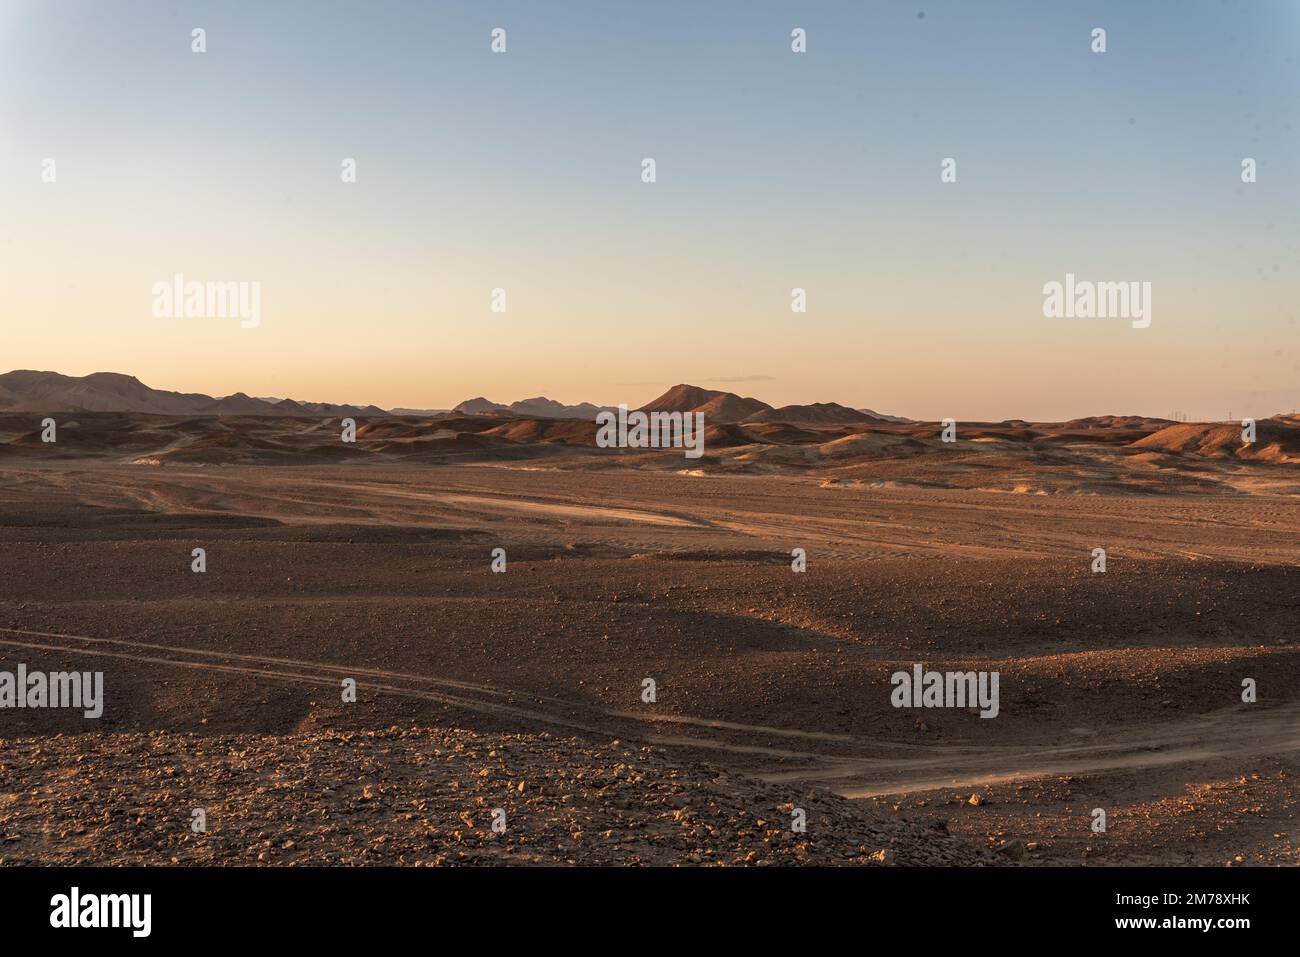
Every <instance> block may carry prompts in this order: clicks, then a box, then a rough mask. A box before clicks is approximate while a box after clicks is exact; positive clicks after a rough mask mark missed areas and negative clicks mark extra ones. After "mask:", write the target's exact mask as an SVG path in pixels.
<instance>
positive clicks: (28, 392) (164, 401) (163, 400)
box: [0, 369, 388, 415]
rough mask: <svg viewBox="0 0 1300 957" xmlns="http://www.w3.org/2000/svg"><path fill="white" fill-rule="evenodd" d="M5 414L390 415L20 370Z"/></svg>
mask: <svg viewBox="0 0 1300 957" xmlns="http://www.w3.org/2000/svg"><path fill="white" fill-rule="evenodd" d="M0 411H3V412H143V413H149V414H154V415H387V414H388V413H386V412H385V411H384V410H383V409H381V408H379V407H378V406H373V405H338V404H335V403H333V402H298V401H294V400H293V399H255V398H253V397H252V396H250V395H245V394H244V393H242V392H236V393H235V394H234V395H227V396H222V397H221V398H213V397H212V396H210V395H203V394H202V393H199V392H167V391H165V390H162V389H151V388H150V387H149V386H147V385H145V384H144V383H143V382H141V381H140V380H139V379H137V378H136V377H135V376H130V375H122V374H121V373H119V372H92V373H91V374H90V375H85V376H66V375H60V374H59V373H57V372H33V371H30V370H27V369H20V370H17V371H14V372H7V373H5V374H4V375H0Z"/></svg>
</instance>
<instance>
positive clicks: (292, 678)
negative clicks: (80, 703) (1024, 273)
mask: <svg viewBox="0 0 1300 957" xmlns="http://www.w3.org/2000/svg"><path fill="white" fill-rule="evenodd" d="M733 398H734V397H733ZM711 401H714V402H715V405H719V408H717V409H715V410H714V411H715V412H716V413H717V415H715V416H714V421H715V422H717V424H716V425H713V426H712V427H711V428H710V431H709V432H708V434H707V436H706V451H705V455H704V456H703V457H702V458H701V459H698V460H687V459H685V458H684V457H683V456H682V454H681V452H680V451H678V450H671V449H668V450H640V451H638V450H604V449H598V448H595V447H594V445H593V443H592V434H593V432H594V428H595V426H594V424H593V423H592V422H590V421H585V420H577V419H560V418H555V419H552V418H545V417H530V416H519V415H512V414H506V413H501V412H497V411H489V412H487V413H480V414H464V413H461V412H452V413H439V414H429V415H369V416H367V415H360V416H358V417H357V422H358V429H357V440H356V442H354V443H344V442H341V441H340V439H339V429H340V425H339V419H338V417H337V416H334V415H322V414H301V415H267V414H262V415H230V414H222V415H210V416H190V415H160V414H146V413H139V412H130V411H125V412H110V411H94V412H87V411H82V412H67V411H64V412H60V413H57V414H55V415H54V417H55V418H56V419H57V421H58V441H57V442H54V443H44V442H42V441H41V440H40V433H41V425H40V420H41V416H40V415H37V414H34V413H31V412H29V411H26V410H20V411H2V410H0V582H3V587H2V588H0V669H8V670H11V671H12V670H13V669H15V668H16V667H17V665H18V664H19V663H23V664H25V665H26V666H27V668H29V669H42V670H46V671H60V670H71V669H75V670H81V671H91V670H94V671H102V672H103V673H104V687H105V698H106V701H105V708H104V713H103V715H102V717H100V718H97V719H93V720H88V719H86V718H84V717H83V716H82V714H81V713H80V712H78V711H75V710H54V709H5V710H3V711H0V738H2V739H3V741H0V861H3V862H4V863H9V864H18V863H26V864H31V863H90V864H99V863H109V864H181V865H184V864H258V863H261V864H271V865H292V864H336V863H345V864H364V863H377V864H434V863H452V864H457V863H460V864H499V863H521V864H522V863H539V864H563V863H576V864H801V863H803V864H891V863H892V864H904V865H906V864H958V865H973V864H982V865H990V866H1015V865H1019V866H1027V865H1079V864H1089V865H1093V864H1096V865H1125V864H1150V863H1171V864H1196V865H1224V864H1228V865H1237V866H1240V865H1250V864H1265V865H1279V864H1289V865H1295V864H1298V863H1300V844H1297V841H1298V840H1300V819H1298V818H1297V813H1298V812H1300V787H1298V782H1300V778H1298V776H1297V775H1298V774H1300V761H1298V760H1297V759H1298V757H1300V644H1297V638H1298V634H1297V608H1298V605H1300V602H1298V601H1297V596H1298V595H1300V588H1298V586H1300V567H1298V563H1300V421H1297V420H1296V419H1295V418H1294V417H1293V416H1278V417H1275V418H1274V419H1269V420H1261V422H1260V423H1259V438H1258V440H1257V441H1256V442H1255V443H1253V444H1252V445H1249V446H1245V445H1243V444H1242V443H1241V441H1240V431H1241V430H1240V426H1239V425H1237V424H1234V423H1224V424H1198V423H1173V422H1161V421H1157V420H1144V419H1139V418H1134V417H1125V418H1113V417H1103V418H1098V419H1093V420H1079V421H1076V422H1072V423H1054V424H1041V423H1040V424H1035V423H1028V422H1019V421H1013V422H1002V423H962V424H959V425H958V429H957V437H956V441H954V442H944V441H943V440H942V438H941V435H940V432H941V427H940V425H939V424H937V423H928V424H927V423H907V422H887V421H883V420H874V421H865V422H864V421H860V420H855V419H853V418H852V417H851V416H839V415H837V414H835V411H834V410H830V411H829V412H827V411H826V410H825V409H822V410H820V411H819V410H818V408H817V407H811V406H809V407H800V408H801V409H803V410H805V411H803V412H799V413H796V412H789V413H788V414H785V415H769V414H767V412H759V413H754V412H752V410H746V409H743V408H742V409H740V410H739V411H735V412H729V411H728V410H727V409H726V408H725V405H726V402H725V401H724V402H722V403H718V401H717V400H711ZM726 401H729V400H726ZM718 416H721V418H722V419H724V420H727V419H730V421H720V422H719V421H717V419H718ZM800 418H802V421H800ZM747 419H748V421H746V420H747ZM785 420H789V421H785ZM706 421H707V420H706ZM196 548H202V549H203V550H204V553H205V558H206V571H204V572H202V573H198V572H195V571H193V570H192V562H193V558H192V555H193V550H194V549H196ZM1097 548H1103V549H1105V552H1106V565H1105V571H1104V572H1099V571H1096V570H1094V569H1095V557H1094V556H1095V553H1094V549H1097ZM496 549H503V550H504V561H505V570H504V571H494V570H493V567H492V566H493V555H494V550H496ZM796 549H801V550H803V553H804V555H805V556H806V570H804V571H795V570H794V568H793V566H792V561H793V560H792V553H793V552H794V551H795V550H796ZM917 664H920V665H923V666H924V667H925V668H927V669H937V670H945V671H947V670H960V671H968V670H973V671H996V672H998V674H999V675H1000V706H999V710H998V714H997V716H996V717H995V718H992V719H986V718H981V717H980V714H979V712H978V710H977V709H974V708H957V709H953V708H937V709H915V708H897V707H894V706H893V704H891V691H892V687H891V682H890V676H891V675H892V674H893V673H895V672H898V671H910V670H911V669H912V668H913V666H914V665H917ZM346 679H352V680H353V681H355V684H356V700H355V701H344V700H343V697H344V696H343V694H342V691H341V689H342V686H343V682H344V681H345V680H346ZM646 679H652V680H653V682H654V689H655V694H654V696H653V698H654V700H653V701H647V700H646V697H645V688H646V685H645V682H646ZM1246 679H1250V680H1251V681H1252V682H1253V683H1254V686H1255V688H1256V691H1257V700H1255V701H1253V702H1246V701H1243V682H1244V681H1245V680H1246ZM195 809H202V810H203V811H204V817H205V820H206V830H205V831H201V832H196V831H195V830H194V829H193V828H192V826H191V824H192V820H193V812H194V811H195ZM1096 809H1102V810H1104V811H1105V817H1106V827H1105V830H1104V831H1097V830H1094V827H1093V824H1094V820H1095V813H1094V812H1095V811H1096ZM498 811H503V812H504V824H505V826H504V829H494V828H493V822H494V819H495V818H496V817H497V812H498ZM799 812H802V814H803V817H804V819H805V820H806V829H805V830H802V831H799V830H797V829H795V828H793V827H792V821H793V820H794V819H795V818H796V817H797V816H798V813H799Z"/></svg>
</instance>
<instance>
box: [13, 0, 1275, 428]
mask: <svg viewBox="0 0 1300 957" xmlns="http://www.w3.org/2000/svg"><path fill="white" fill-rule="evenodd" d="M921 14H924V16H921ZM498 26H500V27H504V28H505V29H506V30H507V32H508V43H509V51H508V53H506V54H505V55H493V54H492V53H491V52H490V51H489V46H488V45H489V32H490V31H491V29H492V28H493V27H498ZM194 27H203V28H205V29H206V30H207V34H208V52H207V53H205V54H202V55H196V54H194V53H191V51H190V31H191V29H192V28H194ZM794 27H802V28H804V29H806V30H807V33H808V52H807V53H806V54H803V55H796V54H793V53H792V52H791V51H790V30H791V29H792V28H794ZM1094 27H1103V28H1105V29H1106V30H1107V44H1108V52H1107V53H1105V54H1102V55H1098V54H1094V53H1092V52H1091V51H1090V49H1089V43H1090V33H1091V30H1092V29H1093V28H1094ZM1298 96H1300V4H1297V3H1295V2H1289V0H1284V2H1249V3H1247V2H1221V0H1187V2H1178V3H1174V2H1172V0H1169V2H1141V0H1126V2H1117V3H1097V2H1094V3H1077V4H1070V3H1055V2H1028V0H1026V2H989V3H973V2H960V3H959V2H892V0H891V2H859V3H834V2H824V3H815V4H809V3H803V4H796V3H761V2H759V3H723V2H710V3H672V2H662V3H653V4H630V3H617V2H605V3H574V2H530V3H517V4H512V3H433V2H429V3H382V2H376V3H362V2H348V3H340V2H332V3H323V2H315V3H307V2H301V3H299V2H267V3H251V2H223V3H206V2H205V3H186V2H149V0H132V2H126V0H121V2H103V0H97V2H76V3H69V2H57V0H40V2H35V0H33V2H22V0H0V176H3V180H4V182H5V184H6V189H5V190H3V191H0V282H3V284H4V288H5V289H6V293H7V294H6V298H7V300H8V301H7V302H6V305H5V314H4V316H3V319H2V320H0V366H3V367H4V368H5V369H8V368H12V367H27V368H48V369H56V370H58V371H63V372H67V373H73V374H82V373H86V372H90V371H95V370H112V371H122V372H129V373H133V374H136V375H139V376H140V377H141V378H142V379H143V380H144V381H146V382H148V383H149V384H150V385H154V386H157V387H160V388H173V389H181V390H201V391H205V392H211V393H215V394H224V393H228V392H233V391H236V390H242V391H246V392H250V393H253V394H262V395H268V394H270V395H285V394H288V395H293V396H295V397H298V398H304V399H325V400H332V401H366V402H376V403H378V404H380V405H386V406H394V405H403V406H415V407H439V406H449V405H452V404H454V403H455V402H457V401H459V400H460V399H463V398H466V397H467V396H469V395H477V394H486V395H488V396H489V397H491V398H493V399H496V400H498V401H510V400H512V399H516V398H521V397H524V396H528V395H535V394H538V393H544V394H546V395H550V396H552V397H554V398H558V399H561V400H565V401H581V400H588V401H594V402H619V401H627V402H630V403H632V404H637V403H640V402H643V401H645V400H646V399H648V398H650V397H651V396H653V395H654V394H656V393H658V392H660V391H662V390H663V389H664V388H666V387H667V386H669V385H671V384H673V383H675V382H678V381H690V382H696V383H698V384H705V385H711V386H713V387H716V388H730V389H733V390H734V391H738V392H742V393H745V394H752V395H756V396H758V397H759V398H763V399H765V400H767V401H769V402H773V403H774V404H783V403H787V402H810V401H832V400H833V401H840V402H844V403H846V404H851V405H858V406H864V405H865V406H871V407H874V408H877V409H880V410H882V411H894V412H901V413H904V414H908V415H913V416H916V417H926V418H939V417H943V416H947V415H953V416H955V417H957V418H965V419H976V418H1003V417H1012V416H1021V417H1025V418H1040V419H1047V418H1065V417H1071V416H1075V415H1084V414H1093V413H1104V412H1145V413H1151V414H1167V413H1169V412H1170V411H1172V410H1175V409H1179V410H1183V411H1185V412H1188V413H1189V414H1192V415H1194V416H1205V417H1215V418H1222V417H1224V416H1226V415H1227V414H1228V412H1232V413H1233V414H1234V415H1238V416H1240V415H1247V414H1252V415H1267V414H1271V413H1273V412H1276V411H1279V410H1282V409H1288V410H1289V409H1290V408H1292V407H1293V406H1297V405H1300V349H1298V348H1297V347H1298V344H1300V327H1297V324H1296V312H1297V310H1298V309H1300V297H1298V296H1297V292H1300V288H1298V284H1297V269H1298V268H1300V215H1298V214H1300V189H1297V184H1300V152H1298V147H1300V138H1298V136H1297V130H1296V126H1295V121H1296V118H1297V113H1298V111H1297V104H1300V99H1298ZM647 156H649V157H654V158H655V160H656V162H657V164H658V182H657V183H655V184H654V185H646V184H643V183H641V182H640V178H639V174H640V162H641V159H642V158H643V157H647ZM950 156H951V157H954V158H956V160H957V163H958V181H957V183H955V184H941V183H940V182H939V163H940V161H941V160H942V159H943V158H944V157H950ZM1247 156H1250V157H1254V158H1256V159H1257V161H1258V164H1259V181H1258V182H1257V183H1255V184H1253V185H1245V184H1243V183H1242V182H1241V180H1240V164H1241V160H1242V158H1243V157H1247ZM46 157H53V158H54V159H55V160H56V162H57V170H58V181H57V183H56V184H45V183H42V182H41V181H40V169H41V167H40V164H41V161H42V160H43V159H44V158H46ZM344 157H355V158H356V160H357V163H358V182H357V183H356V184H343V183H341V182H340V178H339V168H340V162H341V160H342V159H343V158H344ZM176 272H182V273H184V274H185V275H186V276H187V277H191V278H196V279H214V280H224V279H232V280H248V281H257V282H260V283H261V286H262V290H263V291H262V295H263V303H264V304H263V321H262V325H261V326H260V327H259V328H258V329H256V330H241V329H239V328H238V325H237V324H231V323H223V322H221V321H219V320H158V319H155V318H153V317H152V316H151V315H150V313H149V305H150V299H149V290H150V288H151V286H152V284H153V283H154V282H156V281H158V280H159V279H164V278H169V277H170V276H172V275H173V274H174V273H176ZM1066 272H1073V273H1075V274H1077V275H1079V276H1080V277H1082V278H1089V279H1096V280H1140V281H1149V282H1151V283H1152V286H1153V300H1154V301H1153V317H1152V318H1153V321H1152V325H1151V328H1149V329H1146V330H1134V329H1132V328H1130V327H1129V325H1128V324H1127V323H1124V322H1087V321H1081V320H1073V321H1065V320H1059V321H1053V320H1046V319H1044V318H1043V317H1042V313H1041V305H1042V286H1043V284H1044V283H1045V282H1049V281H1052V280H1060V279H1062V278H1063V277H1064V274H1065V273H1066ZM795 286H799V287H803V288H806V289H807V291H808V301H809V311H808V312H807V313H806V314H803V315H796V314H793V313H791V311H790V309H789V295H790V289H791V288H792V287H795ZM494 287H504V288H505V289H506V290H507V294H508V303H509V305H508V310H507V312H506V313H505V314H504V315H495V314H492V313H491V312H490V311H489V309H488V303H489V295H490V291H491V289H493V288H494ZM729 380H734V381H729Z"/></svg>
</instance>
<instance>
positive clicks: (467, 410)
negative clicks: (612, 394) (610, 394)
mask: <svg viewBox="0 0 1300 957" xmlns="http://www.w3.org/2000/svg"><path fill="white" fill-rule="evenodd" d="M602 408H606V406H599V405H592V404H591V403H590V402H579V403H578V404H577V405H565V404H564V403H563V402H556V401H555V400H554V399H548V398H546V397H545V396H542V395H539V396H537V397H536V398H533V399H520V400H519V401H518V402H511V403H510V404H509V405H502V404H501V403H499V402H493V401H491V400H489V399H485V398H483V397H482V396H479V397H478V398H476V399H466V400H465V401H464V402H462V403H460V405H458V406H456V408H454V409H452V411H453V412H459V413H461V414H462V415H483V414H485V413H486V414H498V413H500V414H509V415H529V416H534V417H537V418H542V419H592V420H594V419H595V418H596V413H597V412H599V411H601V409H602Z"/></svg>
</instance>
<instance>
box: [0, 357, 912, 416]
mask: <svg viewBox="0 0 1300 957" xmlns="http://www.w3.org/2000/svg"><path fill="white" fill-rule="evenodd" d="M607 408H612V407H611V406H599V405H593V404H592V403H590V402H580V403H578V404H577V405H566V404H564V403H563V402H557V401H555V400H554V399H548V398H546V397H545V396H536V397H534V398H531V399H521V400H519V401H517V402H511V403H510V404H508V405H506V404H502V403H499V402H493V401H491V400H490V399H486V398H484V397H482V396H478V397H477V398H473V399H466V400H465V401H464V402H461V403H460V404H459V405H457V406H456V407H455V408H454V409H452V410H451V411H452V412H454V413H457V414H460V415H487V416H494V415H496V416H522V417H528V418H540V419H583V420H586V421H588V422H592V421H594V420H595V418H596V415H597V413H599V412H600V411H602V410H603V409H607ZM641 409H642V410H643V411H646V412H701V413H703V414H704V419H705V421H706V422H708V423H711V424H726V423H740V422H763V423H777V422H783V423H788V424H792V425H808V426H835V425H849V424H871V423H877V424H880V423H909V422H911V421H912V420H911V419H904V418H902V417H899V416H890V415H881V414H880V413H878V412H873V411H871V410H870V409H851V408H849V407H848V406H844V405H839V404H838V403H835V402H817V403H814V404H812V405H786V406H782V407H780V408H773V407H772V406H770V405H768V404H767V403H766V402H762V401H760V400H758V399H753V398H746V397H743V396H739V395H736V394H735V393H733V392H721V391H718V390H716V389H703V388H700V387H699V386H694V385H687V384H685V383H683V384H681V385H675V386H673V387H672V388H671V389H669V390H668V391H667V392H665V393H664V394H663V395H661V396H659V398H657V399H655V400H654V401H652V402H647V403H646V404H645V405H643V406H641ZM0 412H138V413H145V414H153V415H353V416H356V415H371V416H374V415H441V414H444V413H445V412H446V410H442V409H404V408H403V409H392V410H385V409H381V408H379V407H378V406H375V405H347V404H338V403H333V402H304V401H301V400H294V399H280V398H273V397H254V396H250V395H245V394H244V393H243V392H236V393H235V394H234V395H227V396H221V397H217V398H214V397H213V396H210V395H204V394H202V393H198V392H168V391H165V390H162V389H153V388H150V387H149V386H147V385H145V384H144V383H143V382H141V381H140V380H139V379H137V378H136V377H135V376H130V375H123V374H121V373H118V372H94V373H91V374H90V375H85V376H66V375H61V374H59V373H57V372H33V371H31V370H25V369H24V370H17V371H14V372H8V373H5V374H3V375H0Z"/></svg>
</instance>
